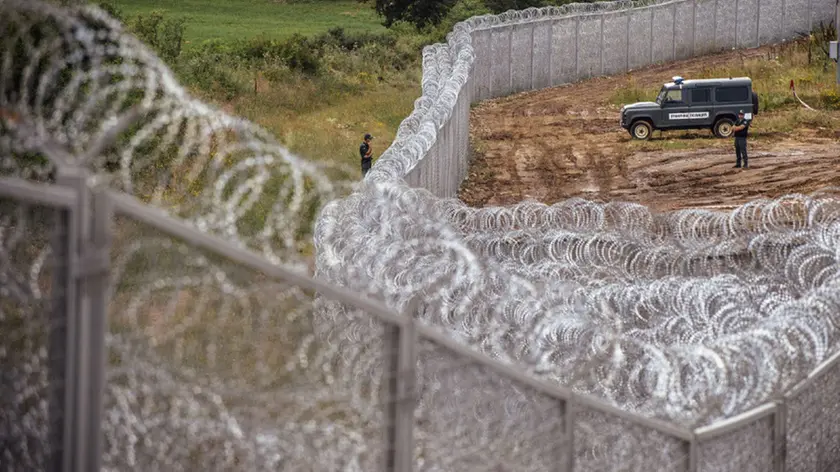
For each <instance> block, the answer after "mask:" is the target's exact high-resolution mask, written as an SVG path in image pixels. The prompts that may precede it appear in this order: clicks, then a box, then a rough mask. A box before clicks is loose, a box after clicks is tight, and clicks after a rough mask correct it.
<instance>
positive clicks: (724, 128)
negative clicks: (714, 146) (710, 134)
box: [713, 118, 734, 138]
mask: <svg viewBox="0 0 840 472" xmlns="http://www.w3.org/2000/svg"><path fill="white" fill-rule="evenodd" d="M733 124H734V123H733V122H732V120H730V119H729V118H721V119H719V120H717V121H716V122H715V127H714V129H713V131H714V133H715V136H717V137H718V138H729V137H732V125H733Z"/></svg>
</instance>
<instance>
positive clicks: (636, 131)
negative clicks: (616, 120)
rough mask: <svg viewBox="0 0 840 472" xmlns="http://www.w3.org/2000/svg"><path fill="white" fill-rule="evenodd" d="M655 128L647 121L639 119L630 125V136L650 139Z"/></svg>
mask: <svg viewBox="0 0 840 472" xmlns="http://www.w3.org/2000/svg"><path fill="white" fill-rule="evenodd" d="M652 131H653V128H652V127H651V126H650V123H648V122H647V121H637V122H635V123H633V126H631V127H630V136H633V137H634V138H636V139H641V140H647V139H650V134H651V132H652Z"/></svg>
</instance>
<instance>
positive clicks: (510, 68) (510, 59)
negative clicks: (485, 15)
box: [506, 25, 516, 94]
mask: <svg viewBox="0 0 840 472" xmlns="http://www.w3.org/2000/svg"><path fill="white" fill-rule="evenodd" d="M515 27H516V25H511V26H507V27H506V29H507V31H508V84H507V93H508V94H510V93H511V92H513V30H514V28H515Z"/></svg>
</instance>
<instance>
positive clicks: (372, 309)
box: [0, 0, 840, 472]
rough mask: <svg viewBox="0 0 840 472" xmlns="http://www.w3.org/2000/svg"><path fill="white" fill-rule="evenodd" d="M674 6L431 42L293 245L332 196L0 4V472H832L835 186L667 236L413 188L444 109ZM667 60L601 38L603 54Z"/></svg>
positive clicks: (105, 29) (276, 149) (568, 72)
mask: <svg viewBox="0 0 840 472" xmlns="http://www.w3.org/2000/svg"><path fill="white" fill-rule="evenodd" d="M765 1H766V0H762V2H761V4H758V3H756V5H758V6H757V7H756V8H758V10H759V12H762V11H764V10H762V9H763V8H766V5H765ZM741 2H742V3H743V4H744V5H746V2H743V0H741ZM720 3H721V5H719V8H720V11H721V12H730V13H731V11H730V10H727V8H732V7H731V4H727V5H723V2H720ZM818 3H819V5H818ZM675 5H680V4H679V3H664V4H657V5H647V6H639V5H635V6H634V5H630V4H623V3H621V4H616V3H603V4H594V5H584V6H581V5H573V6H569V7H564V8H562V9H547V10H541V11H537V10H529V11H526V12H519V13H509V14H506V15H502V16H490V17H481V18H474V19H471V20H469V21H467V22H465V23H461V24H459V25H458V26H456V27H455V30H454V31H453V34H452V35H451V36H450V41H449V43H448V44H445V45H437V46H434V47H431V48H428V49H426V50H425V51H424V77H423V93H424V95H423V97H421V98H420V99H419V100H418V101H417V107H416V109H415V112H414V113H413V114H412V115H411V116H410V117H409V118H408V119H407V120H406V121H405V122H404V123H403V124H402V126H401V128H400V132H399V134H398V137H397V140H396V141H395V143H394V145H393V146H392V147H391V148H390V149H389V151H388V152H387V153H386V155H384V156H383V158H382V159H381V161H380V162H378V163H377V165H376V166H374V169H373V170H372V171H371V173H370V174H369V177H368V178H367V179H366V182H365V183H364V184H363V185H362V186H360V187H356V188H355V189H354V190H355V191H354V193H352V194H351V195H350V196H349V197H348V198H345V199H341V200H334V201H332V202H331V203H330V204H328V205H326V207H325V208H323V211H321V213H320V214H319V217H318V220H317V224H316V225H315V227H314V228H311V227H309V224H308V223H307V222H306V219H305V218H304V217H303V215H304V214H306V213H307V211H309V210H310V209H311V208H312V207H318V206H320V204H322V203H323V202H326V201H329V200H331V199H332V198H334V197H335V196H336V195H339V194H340V189H341V187H340V186H336V185H332V184H331V183H330V182H329V181H328V179H325V178H324V176H323V175H322V174H321V173H320V169H319V168H318V166H317V165H314V164H313V163H311V162H308V161H305V160H302V159H299V158H297V157H296V156H293V155H291V154H290V153H288V151H287V150H286V149H285V148H283V147H282V146H279V145H278V144H277V143H275V142H273V141H272V140H271V139H270V137H268V136H267V135H266V134H265V133H264V132H263V131H261V130H259V129H257V128H256V127H254V126H252V125H250V124H248V123H244V122H242V121H241V120H236V119H234V118H231V117H229V116H227V115H224V114H223V113H221V112H219V111H216V110H212V109H210V108H209V107H207V106H206V105H204V104H202V103H200V102H198V101H195V100H193V99H191V98H190V97H189V96H188V95H187V94H186V93H185V92H184V91H183V90H182V89H180V87H178V86H177V82H176V81H175V80H174V78H173V77H172V75H171V73H170V72H169V71H168V70H167V69H166V68H165V67H164V66H163V65H162V64H160V63H159V61H157V59H156V58H155V57H154V56H153V55H151V54H150V53H149V52H148V50H147V49H145V48H144V47H143V46H142V45H140V44H139V43H137V42H136V40H134V39H133V38H131V37H130V36H129V35H126V34H125V33H123V32H122V31H121V30H120V28H119V25H117V24H115V23H114V22H113V21H112V20H110V19H109V18H107V16H105V15H104V14H103V13H102V12H100V11H98V10H96V9H92V8H87V9H84V10H73V11H65V10H59V9H57V8H55V7H51V6H47V5H42V4H40V3H38V2H31V1H24V0H0V9H2V16H3V18H4V20H3V23H2V26H3V28H4V32H5V33H6V34H5V35H4V36H3V37H2V39H1V40H2V43H3V45H4V48H3V50H2V54H3V63H4V69H3V71H4V72H3V73H4V74H5V75H3V76H2V78H3V81H0V85H2V95H0V97H2V100H3V102H2V103H0V105H2V116H1V117H0V118H2V128H0V132H2V138H3V139H0V151H2V156H0V173H2V174H3V175H6V176H8V177H4V178H2V180H0V295H2V296H0V332H2V333H3V336H2V338H0V366H2V371H0V375H2V377H0V378H2V383H0V399H2V400H3V401H2V403H0V470H44V469H50V470H79V471H89V470H96V469H98V468H101V469H105V470H115V471H116V470H137V469H141V470H143V469H149V470H248V471H252V470H348V471H368V470H396V471H409V470H428V471H456V470H487V471H503V470H504V471H508V470H528V471H541V470H558V469H559V470H565V471H569V472H571V471H638V470H644V471H648V470H650V471H666V470H667V471H672V470H673V471H684V470H685V471H695V470H715V471H725V470H732V471H740V470H755V471H766V470H792V471H815V472H816V471H819V472H823V471H826V470H834V469H835V468H838V467H839V465H838V463H839V462H840V452H839V451H838V445H840V430H838V428H837V424H838V421H836V420H837V418H838V415H839V414H840V412H838V411H837V408H838V402H837V400H836V391H837V387H838V378H840V373H838V368H840V367H839V365H840V362H838V358H839V357H840V355H838V354H835V352H836V351H837V347H838V332H840V330H838V328H837V327H838V326H840V322H838V320H837V314H838V313H840V301H839V300H838V297H837V293H838V291H837V287H838V286H840V285H838V280H837V274H838V273H840V269H838V268H839V267H840V265H838V263H837V261H836V259H837V256H836V247H837V244H838V237H840V232H838V231H837V228H838V226H837V221H838V219H840V208H838V199H837V198H836V195H834V194H832V193H831V192H828V193H826V194H824V195H815V196H811V197H805V196H792V197H786V198H781V199H778V200H775V201H769V202H755V203H752V204H748V205H745V206H743V207H741V208H739V209H737V210H735V211H733V212H732V213H731V214H713V213H702V212H700V213H698V212H682V213H675V214H672V215H665V216H664V217H655V216H653V215H651V214H650V212H649V211H648V210H647V209H645V208H643V207H639V206H633V205H628V204H607V205H601V204H595V203H592V202H583V201H579V200H571V201H569V202H564V203H563V204H562V205H560V206H555V207H545V206H539V205H535V204H522V205H518V206H516V207H513V208H509V209H484V210H474V209H467V208H465V207H464V206H463V205H461V204H459V203H458V202H455V201H452V200H446V199H440V198H439V197H440V196H446V195H452V194H454V192H455V190H456V189H457V186H458V184H459V182H460V180H461V178H462V176H463V174H464V172H466V164H467V160H466V159H467V144H468V131H469V130H468V127H467V125H468V114H469V106H470V104H471V103H473V102H474V101H475V100H478V99H481V98H486V97H489V96H497V95H499V94H503V93H510V92H512V91H513V90H520V89H521V90H524V89H528V88H535V87H540V86H547V85H551V84H556V83H559V82H558V80H562V81H568V80H574V79H577V78H580V77H585V76H588V75H593V74H594V75H597V74H600V73H608V69H609V68H612V67H618V66H620V60H617V59H615V58H614V57H612V56H610V54H618V53H617V52H616V51H615V50H614V49H610V48H607V49H610V50H609V52H607V51H605V49H604V47H601V46H600V45H601V44H610V45H612V46H615V47H617V48H618V49H620V47H621V46H623V45H624V44H623V43H621V41H620V40H619V39H620V38H619V39H616V38H615V37H611V36H608V35H605V34H604V32H605V31H611V29H610V28H613V27H616V28H618V27H617V26H616V24H621V22H622V21H624V22H625V23H624V24H630V25H632V24H636V23H641V24H642V25H643V26H642V27H641V28H640V30H639V31H642V33H641V34H642V37H643V38H644V37H648V36H644V34H649V37H650V38H653V37H654V35H656V34H657V32H656V31H655V30H652V28H653V25H654V23H656V24H660V23H661V24H663V25H666V26H667V25H677V26H672V27H671V29H672V35H671V37H672V38H673V37H674V36H675V34H676V33H675V32H674V30H676V28H678V25H681V24H684V21H685V18H684V16H680V15H679V12H680V11H683V12H684V11H685V9H683V10H680V8H679V7H677V6H675ZM701 5H707V4H705V3H703V2H699V3H697V4H696V5H695V6H693V7H692V8H695V7H701ZM715 5H717V4H715ZM735 5H736V8H735V10H734V11H736V12H737V11H740V9H741V8H746V7H744V6H742V5H741V4H740V3H736V4H735ZM762 5H763V6H762ZM683 6H684V5H683ZM800 6H801V5H800ZM630 7H633V9H632V10H630V9H629V8H630ZM824 7H825V5H822V2H817V1H816V0H811V2H810V3H809V5H808V10H807V11H809V12H815V11H821V9H824ZM786 8H788V6H784V7H782V9H781V11H787V10H786ZM714 11H715V12H718V6H716V7H715V10H714ZM728 14H729V13H726V14H723V13H722V14H720V15H718V16H720V18H719V19H717V17H716V18H715V19H714V24H716V25H720V24H725V23H721V22H724V21H731V20H730V17H729V16H726V15H728ZM747 14H748V13H747ZM747 14H744V15H739V16H738V18H745V17H746V15H747ZM716 15H717V13H716ZM694 16H695V18H697V19H698V21H701V19H702V21H706V20H707V19H708V13H705V14H702V15H701V14H698V13H697V11H695V12H694ZM811 16H814V15H812V14H809V15H807V16H806V18H805V19H806V20H807V19H808V18H809V17H811ZM782 17H784V18H785V19H784V21H785V22H794V18H799V17H795V16H785V15H782ZM820 17H821V16H815V18H820ZM645 18H647V19H648V20H645ZM724 18H725V20H724ZM547 21H548V22H547ZM645 21H648V23H645ZM739 21H740V20H737V21H735V23H733V24H738V25H740V22H739ZM750 21H752V20H750ZM755 21H756V23H755V24H757V25H758V26H757V28H758V30H759V31H762V29H761V25H762V24H763V23H762V21H765V19H762V17H761V16H760V17H758V18H757V19H755ZM809 21H810V20H809ZM540 22H542V23H540ZM669 22H670V23H669ZM795 22H798V23H795ZM795 22H794V23H795V24H804V20H802V19H801V18H799V19H796V20H795ZM531 23H533V28H531V26H529V25H530V24H531ZM778 23H779V21H776V20H774V21H772V22H770V23H769V24H770V25H772V26H773V27H775V25H777V24H778ZM794 23H790V24H794ZM786 24H787V23H786ZM549 25H550V26H549ZM558 25H566V26H561V27H558ZM602 25H607V26H605V27H602ZM644 25H647V29H645V27H644ZM479 26H480V27H479ZM786 28H788V27H786V26H783V28H782V32H790V30H789V29H786ZM747 30H748V29H747ZM484 31H490V33H489V34H486V35H485V38H484V40H485V46H483V47H484V48H485V51H489V52H492V54H493V57H492V60H489V61H487V60H484V59H481V57H482V56H481V54H479V53H478V52H477V49H478V46H476V45H477V44H478V43H479V42H480V41H481V39H480V36H481V34H484V33H483V32H484ZM627 31H628V33H627V34H629V32H630V29H628V30H627ZM644 31H647V33H644ZM742 31H746V30H742V29H741V28H739V29H738V30H737V31H736V32H735V33H733V36H732V37H733V38H735V39H733V41H735V40H740V39H739V38H741V35H742V34H743V35H746V37H747V38H748V39H747V41H749V38H750V36H749V33H748V32H747V33H744V32H742ZM700 32H701V31H700V29H699V28H698V34H699V33H700ZM704 33H705V31H704ZM762 34H763V33H762ZM473 36H475V38H474V37H473ZM759 36H761V34H759ZM657 37H658V36H657ZM721 37H728V36H725V35H723V36H721ZM494 38H495V39H494ZM555 38H559V39H558V40H557V41H559V42H558V43H557V44H560V45H566V47H563V48H561V49H559V50H558V49H555V48H554V46H553V44H554V43H553V41H555ZM761 38H764V36H761V37H760V38H759V40H762V41H763V39H761ZM549 39H550V41H551V44H552V46H551V47H550V48H549V47H548V45H549ZM505 41H507V42H505ZM693 41H694V42H692V46H691V48H694V47H697V44H700V43H699V42H697V41H696V40H693ZM718 41H722V40H721V39H720V38H718ZM514 44H516V45H519V44H522V45H523V46H516V47H522V48H525V50H526V52H527V51H533V55H530V56H528V55H526V56H521V55H516V54H513V53H514V52H516V51H518V49H513V48H514ZM632 44H636V46H633V47H644V40H642V41H641V43H639V44H641V46H639V45H638V44H637V43H632ZM686 44H687V43H685V42H681V43H679V44H678V43H674V44H672V45H670V46H669V45H667V44H658V45H657V43H652V42H651V41H650V40H648V45H649V49H648V50H645V51H647V52H646V53H644V52H643V53H642V58H641V59H640V58H639V56H636V55H634V54H633V53H632V51H631V52H630V53H628V52H627V50H629V48H630V47H631V42H630V41H627V42H626V45H627V46H626V49H625V52H624V56H623V57H624V59H625V64H624V67H634V66H637V65H634V63H633V62H632V61H636V60H638V61H641V62H640V63H644V62H645V61H649V60H654V59H655V58H661V59H663V60H668V59H670V58H672V57H675V55H677V54H682V53H687V54H694V53H699V52H700V50H699V49H698V50H697V51H693V50H692V49H691V48H689V49H686V47H687V46H686ZM704 44H705V43H704ZM740 44H741V45H743V43H740ZM587 45H590V46H587ZM572 46H573V47H572ZM599 47H600V49H598V48H599ZM714 47H719V46H714ZM528 48H531V49H528ZM586 48H589V49H586ZM592 48H595V49H592ZM474 49H475V51H474ZM587 51H588V52H587ZM592 51H596V52H597V54H595V53H592ZM601 51H604V52H603V53H602V52H601ZM686 51H688V52H686ZM528 54H531V53H530V52H528ZM645 54H648V56H645ZM669 54H670V56H668V55H669ZM559 56H562V59H559V60H555V59H556V58H557V57H559ZM646 57H647V58H646ZM482 61H484V62H482ZM572 64H573V65H574V66H572ZM481 68H483V69H481ZM599 68H600V69H599ZM479 70H484V71H485V72H481V73H478V72H477V71H479ZM609 70H612V69H609ZM9 71H17V72H15V73H11V74H7V72H9ZM494 71H496V72H494ZM498 71H501V72H499V73H497V72H498ZM554 71H560V72H558V73H559V74H561V75H560V76H559V77H565V78H563V79H557V78H555V76H554V73H555V72H554ZM564 74H565V75H564ZM514 77H515V78H514ZM502 91H504V92H502ZM130 105H137V106H139V107H140V110H141V112H142V113H140V115H139V116H134V117H133V118H132V120H128V121H125V120H123V119H122V118H126V117H131V116H132V115H133V113H132V112H131V110H134V108H132V106H130ZM116 117H121V118H120V119H115V118H116ZM138 120H139V121H138ZM109 140H110V142H111V144H110V145H108V144H103V142H104V141H109ZM109 146H110V147H109ZM114 147H115V148H116V149H113V148H114ZM45 156H47V157H49V159H44V157H45ZM403 176H406V180H407V181H408V182H409V183H410V184H412V185H414V186H419V187H422V188H427V189H429V190H432V191H433V194H429V193H428V192H426V191H423V190H411V189H408V188H406V187H405V186H404V185H403V183H402V178H403ZM179 179H180V180H179ZM45 181H48V182H53V183H52V184H46V183H36V182H45ZM196 188H199V189H203V190H201V191H196V190H195V189H196ZM260 199H265V200H267V201H268V203H265V202H262V204H260ZM159 208H167V209H168V211H169V213H165V212H163V211H162V210H160V209H159ZM255 211H256V212H257V213H259V218H256V219H254V216H253V214H252V213H253V212H255ZM313 235H314V238H315V243H316V246H317V268H316V277H312V276H309V275H308V273H307V272H306V270H304V269H302V266H303V265H304V264H301V262H302V260H303V258H302V257H301V254H302V253H304V252H305V251H306V250H307V247H308V246H307V245H306V244H305V242H308V240H309V238H310V237H312V236H313ZM557 280H561V281H562V282H557ZM371 300H383V301H384V303H382V302H379V301H376V302H374V301H371ZM618 323H623V324H624V325H623V326H620V327H616V324H618ZM467 346H470V347H467ZM482 351H483V352H482ZM560 385H568V386H569V387H568V388H567V387H561V386H560ZM599 397H600V398H599ZM604 397H606V400H605V399H604ZM748 408H752V409H751V410H750V411H748V412H747V413H742V412H743V411H744V410H746V409H748ZM651 418H659V419H651ZM708 423H712V424H710V425H708V426H703V427H700V428H697V426H698V425H701V424H708Z"/></svg>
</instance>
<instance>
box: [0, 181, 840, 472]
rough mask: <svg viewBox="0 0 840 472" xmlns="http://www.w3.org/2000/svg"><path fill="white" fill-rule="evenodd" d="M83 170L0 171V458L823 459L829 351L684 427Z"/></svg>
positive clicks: (129, 463)
mask: <svg viewBox="0 0 840 472" xmlns="http://www.w3.org/2000/svg"><path fill="white" fill-rule="evenodd" d="M89 177H90V176H89V175H87V174H86V173H85V172H83V171H79V170H78V169H72V168H71V169H62V170H59V172H58V175H57V182H58V184H57V185H44V184H36V183H31V182H27V181H24V180H20V179H8V178H4V179H0V209H2V211H0V229H2V238H0V243H2V250H1V251H0V256H2V261H3V264H2V265H0V268H2V271H0V275H2V279H0V280H2V281H3V284H2V285H0V288H2V289H3V293H4V297H3V305H2V306H3V312H2V314H3V317H2V318H0V323H2V324H0V325H2V326H3V333H4V336H3V338H2V343H0V346H2V347H3V355H2V356H0V360H2V361H3V363H2V366H3V372H2V373H3V379H4V382H3V385H2V388H0V394H2V398H3V399H4V402H3V407H2V409H1V411H2V412H3V417H2V419H3V421H2V423H0V425H2V430H0V431H2V432H3V442H2V449H0V452H2V455H1V456H0V463H2V464H3V469H4V470H46V469H49V470H79V471H83V470H84V471H88V470H99V469H103V470H137V469H149V470H152V469H153V470H199V469H200V470H385V471H409V470H447V471H457V470H528V471H538V470H563V471H570V472H571V471H604V470H610V471H642V470H644V471H666V470H667V471H688V472H691V471H707V470H708V471H712V470H714V471H733V472H736V471H756V472H759V471H762V472H763V471H785V470H786V471H797V472H798V471H803V472H804V471H814V472H817V471H820V472H822V471H828V470H835V469H836V468H837V467H838V466H840V427H838V421H837V418H838V417H840V401H838V398H837V392H838V389H840V353H837V354H835V355H834V356H832V357H831V358H830V359H828V360H827V361H826V362H824V363H823V364H822V365H821V366H820V367H819V368H818V369H816V370H815V371H814V372H813V373H812V374H811V375H810V376H809V377H808V378H807V379H806V380H804V381H803V382H802V383H801V384H800V385H799V386H797V387H796V388H794V389H792V390H791V391H789V392H788V393H787V394H786V395H785V397H784V398H779V399H778V401H775V402H773V403H771V404H767V405H764V406H762V407H759V408H756V409H755V410H753V411H750V412H747V413H745V414H743V415H740V416H739V417H736V418H731V419H728V420H726V421H722V422H719V423H717V424H714V425H711V426H708V427H704V428H700V429H696V430H688V429H685V428H682V427H678V426H672V425H669V424H667V423H664V422H661V421H656V420H651V419H647V418H644V417H641V416H638V415H635V414H632V413H627V412H624V411H622V410H619V409H617V408H615V407H612V406H610V405H607V404H605V403H603V402H601V401H599V400H597V399H593V398H590V397H587V396H584V395H577V394H574V393H572V392H571V391H569V390H568V389H565V388H562V387H558V386H554V385H548V384H545V383H542V382H540V381H538V380H535V379H534V378H533V377H531V376H529V375H526V374H524V373H523V371H522V370H518V369H516V368H515V366H511V365H509V364H502V363H500V362H498V361H493V360H491V359H489V358H487V357H484V356H483V355H481V354H477V353H476V352H475V351H472V350H470V349H467V348H465V347H464V346H463V345H462V344H461V343H459V342H457V341H455V340H453V339H451V338H450V337H448V336H446V335H444V334H442V333H441V332H439V331H437V330H435V329H432V328H430V327H428V326H426V325H425V324H422V323H419V322H417V321H415V319H414V318H413V317H412V316H400V315H399V314H397V313H394V312H393V311H391V310H389V309H387V308H385V307H384V305H381V304H380V303H378V302H375V301H370V300H368V299H365V298H361V297H359V296H358V295H356V294H353V293H350V292H349V291H348V290H346V289H343V288H341V287H336V286H333V285H330V284H328V283H324V282H323V281H320V280H318V279H315V278H311V277H309V276H307V275H302V274H300V273H298V272H295V271H290V270H288V269H285V268H283V267H282V266H277V265H274V264H271V263H268V262H266V261H265V260H264V258H262V257H261V256H259V255H258V254H255V253H252V252H250V251H247V250H245V249H242V248H240V247H237V246H235V245H233V244H231V243H230V242H227V241H224V240H221V239H219V238H216V237H214V236H211V235H208V234H205V233H203V232H200V231H197V230H196V229H195V228H194V227H193V226H191V225H188V224H186V223H184V222H181V221H178V220H176V219H173V218H172V217H170V216H168V215H166V214H165V213H164V212H163V211H161V210H159V209H155V208H151V207H149V206H147V205H144V204H143V203H141V202H139V201H138V200H136V199H135V198H133V197H131V196H128V195H125V194H123V193H120V192H115V191H113V190H109V189H107V188H98V187H96V186H91V185H90V183H89ZM164 275H165V278H163V276H164ZM319 304H339V305H341V306H342V307H343V308H342V310H344V313H345V318H344V319H343V320H341V321H338V320H333V323H334V324H333V325H330V324H329V323H328V322H327V320H325V319H322V318H319V317H318V316H317V314H315V310H316V307H317V306H318V305H319ZM417 308H418V305H416V304H415V305H412V306H411V308H410V309H412V310H416V309H417ZM494 418H495V419H494ZM493 419H494V420H493ZM453 425H457V428H455V429H454V430H453ZM638 451H645V454H639V453H638Z"/></svg>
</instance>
